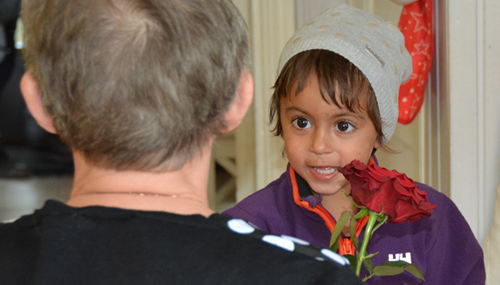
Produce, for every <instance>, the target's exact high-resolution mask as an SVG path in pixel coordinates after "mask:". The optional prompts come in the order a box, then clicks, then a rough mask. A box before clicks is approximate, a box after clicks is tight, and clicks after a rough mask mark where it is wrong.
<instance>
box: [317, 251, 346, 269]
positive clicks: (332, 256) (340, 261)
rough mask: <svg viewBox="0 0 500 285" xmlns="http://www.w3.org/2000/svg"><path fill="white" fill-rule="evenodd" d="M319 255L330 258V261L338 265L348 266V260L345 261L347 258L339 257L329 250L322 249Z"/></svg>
mask: <svg viewBox="0 0 500 285" xmlns="http://www.w3.org/2000/svg"><path fill="white" fill-rule="evenodd" d="M321 253H322V254H323V255H324V256H326V257H328V258H330V259H331V260H333V261H335V262H337V263H338V264H341V265H347V264H350V262H349V260H347V258H345V257H342V256H340V255H339V254H338V253H335V252H333V251H331V250H329V249H326V248H323V249H322V250H321Z"/></svg>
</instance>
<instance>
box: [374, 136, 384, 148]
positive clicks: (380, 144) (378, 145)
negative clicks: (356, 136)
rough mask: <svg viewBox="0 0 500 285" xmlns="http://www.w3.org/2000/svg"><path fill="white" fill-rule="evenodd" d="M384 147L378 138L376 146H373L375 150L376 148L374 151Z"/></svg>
mask: <svg viewBox="0 0 500 285" xmlns="http://www.w3.org/2000/svg"><path fill="white" fill-rule="evenodd" d="M382 145H383V144H382V142H381V139H379V138H377V139H376V140H375V144H374V145H373V148H374V150H375V149H379V148H381V147H382Z"/></svg>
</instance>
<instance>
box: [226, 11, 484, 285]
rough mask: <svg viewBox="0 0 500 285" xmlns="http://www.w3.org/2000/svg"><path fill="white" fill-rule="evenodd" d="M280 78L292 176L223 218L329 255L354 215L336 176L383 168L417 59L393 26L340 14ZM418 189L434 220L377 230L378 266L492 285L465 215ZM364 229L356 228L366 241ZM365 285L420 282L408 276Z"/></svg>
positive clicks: (309, 36) (316, 27)
mask: <svg viewBox="0 0 500 285" xmlns="http://www.w3.org/2000/svg"><path fill="white" fill-rule="evenodd" d="M278 71H279V75H278V78H277V80H276V84H275V86H274V93H273V96H272V99H271V110H270V118H271V121H275V126H274V130H275V133H276V135H278V136H281V137H282V138H283V140H284V142H285V151H286V156H287V158H288V160H289V165H288V168H287V171H286V172H285V173H284V174H283V175H282V176H281V177H280V178H278V179H277V180H275V181H274V182H272V183H270V184H269V185H268V186H267V187H265V188H264V189H262V190H260V191H258V192H256V193H254V194H253V195H251V196H249V197H247V198H246V199H244V200H243V201H241V202H240V203H238V204H237V205H236V206H235V207H234V208H232V209H229V210H228V211H226V212H225V214H228V215H231V216H234V217H240V218H242V219H245V220H247V221H249V222H251V223H252V224H254V225H256V226H257V227H259V228H261V229H263V230H265V231H269V232H272V233H274V234H281V235H291V236H294V237H298V238H301V239H303V240H306V241H308V242H310V243H312V244H317V245H320V246H323V247H328V246H329V242H330V237H331V233H332V231H333V228H334V227H335V221H336V220H337V219H338V218H339V217H340V215H341V213H342V212H343V211H351V213H353V214H354V213H355V212H356V208H354V207H353V205H352V203H351V202H350V201H349V200H348V199H347V198H346V197H345V195H344V192H346V193H349V192H350V187H351V185H350V183H349V182H348V181H347V180H346V179H345V178H344V176H343V175H342V174H340V173H339V172H338V170H337V169H338V168H339V167H343V166H344V165H346V164H348V163H350V162H351V161H352V160H354V159H357V160H359V161H362V162H364V163H366V164H368V163H375V161H374V160H373V159H372V157H374V156H373V154H374V152H375V150H376V149H378V148H381V147H384V145H385V143H386V142H387V141H388V140H389V139H390V138H391V136H392V134H393V132H394V129H395V126H396V123H397V117H398V103H397V102H398V100H397V99H398V91H399V87H400V84H401V83H403V82H405V81H406V80H408V79H409V77H410V76H411V73H412V62H411V57H410V55H409V54H408V52H407V50H406V49H405V47H404V38H403V35H402V34H401V33H400V31H399V30H398V29H397V28H396V27H395V26H393V25H391V24H389V23H386V22H384V21H383V20H381V19H380V18H378V17H376V16H374V15H371V14H369V13H367V12H364V11H362V10H359V9H355V8H353V7H350V6H348V5H341V6H338V7H336V8H334V9H329V10H327V11H325V12H324V13H322V14H320V15H319V16H317V17H316V18H314V19H312V20H311V21H310V22H308V23H306V24H305V25H304V26H303V27H302V28H300V29H299V30H298V31H297V32H296V34H295V35H294V36H293V37H292V38H291V39H290V41H289V42H288V43H287V44H286V46H285V48H284V50H283V52H282V54H281V58H280V62H279V69H278ZM417 185H418V187H419V188H420V189H421V190H423V191H425V192H426V193H427V194H428V197H429V202H430V203H433V204H436V205H437V206H436V208H435V210H434V212H433V214H432V216H431V217H430V218H424V219H420V220H418V221H415V222H411V223H409V222H405V223H403V224H385V225H383V226H382V227H381V228H379V229H378V230H377V231H376V233H375V235H373V237H372V238H371V240H370V243H369V246H368V250H367V252H368V253H375V252H378V254H377V255H375V256H374V257H373V258H372V261H373V264H374V265H381V264H382V263H383V262H384V261H388V260H389V261H394V260H404V261H407V262H409V263H413V264H415V265H416V266H417V267H419V268H420V269H422V271H423V273H424V276H425V279H426V283H425V284H484V280H485V273H484V262H483V254H482V250H481V247H480V246H479V244H478V242H477V241H476V239H475V237H474V236H473V234H472V231H471V230H470V228H469V226H468V224H467V222H466V221H465V219H464V218H463V216H462V215H461V214H460V212H459V210H458V209H457V207H456V206H455V205H454V204H453V202H452V201H451V200H450V199H449V198H447V197H446V196H445V195H443V194H441V193H439V192H437V191H436V190H434V189H432V188H431V187H429V186H426V185H423V184H420V183H417ZM363 226H364V225H363V224H362V223H361V222H359V223H358V231H357V233H356V235H358V236H360V237H361V238H362V236H363V231H362V228H363ZM348 235H349V231H348V230H347V229H344V230H343V237H342V238H341V242H340V246H339V252H340V253H341V254H345V253H349V254H353V250H354V249H353V247H352V243H351V239H350V238H349V237H348ZM360 240H361V239H360ZM361 274H362V275H366V274H367V272H366V271H365V272H363V271H362V272H361ZM367 283H368V284H421V283H422V280H420V279H418V278H416V277H414V276H413V275H411V274H409V273H404V274H400V275H396V276H386V277H373V278H372V279H369V280H368V281H367Z"/></svg>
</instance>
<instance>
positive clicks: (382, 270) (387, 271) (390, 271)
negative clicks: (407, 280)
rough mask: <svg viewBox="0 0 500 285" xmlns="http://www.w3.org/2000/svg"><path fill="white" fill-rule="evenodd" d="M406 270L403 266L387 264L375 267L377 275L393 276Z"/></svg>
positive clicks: (374, 272)
mask: <svg viewBox="0 0 500 285" xmlns="http://www.w3.org/2000/svg"><path fill="white" fill-rule="evenodd" d="M404 271H405V270H404V268H402V267H394V266H387V265H379V266H375V267H374V268H373V274H374V275H376V276H392V275H398V274H401V273H403V272H404Z"/></svg>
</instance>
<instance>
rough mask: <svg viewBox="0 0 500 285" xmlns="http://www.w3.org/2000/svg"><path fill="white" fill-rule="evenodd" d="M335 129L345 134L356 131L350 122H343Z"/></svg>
mask: <svg viewBox="0 0 500 285" xmlns="http://www.w3.org/2000/svg"><path fill="white" fill-rule="evenodd" d="M335 129H336V130H338V131H341V132H343V133H346V132H350V131H352V130H354V126H353V125H352V124H351V123H349V122H346V121H342V122H339V123H338V124H337V125H336V126H335Z"/></svg>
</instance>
